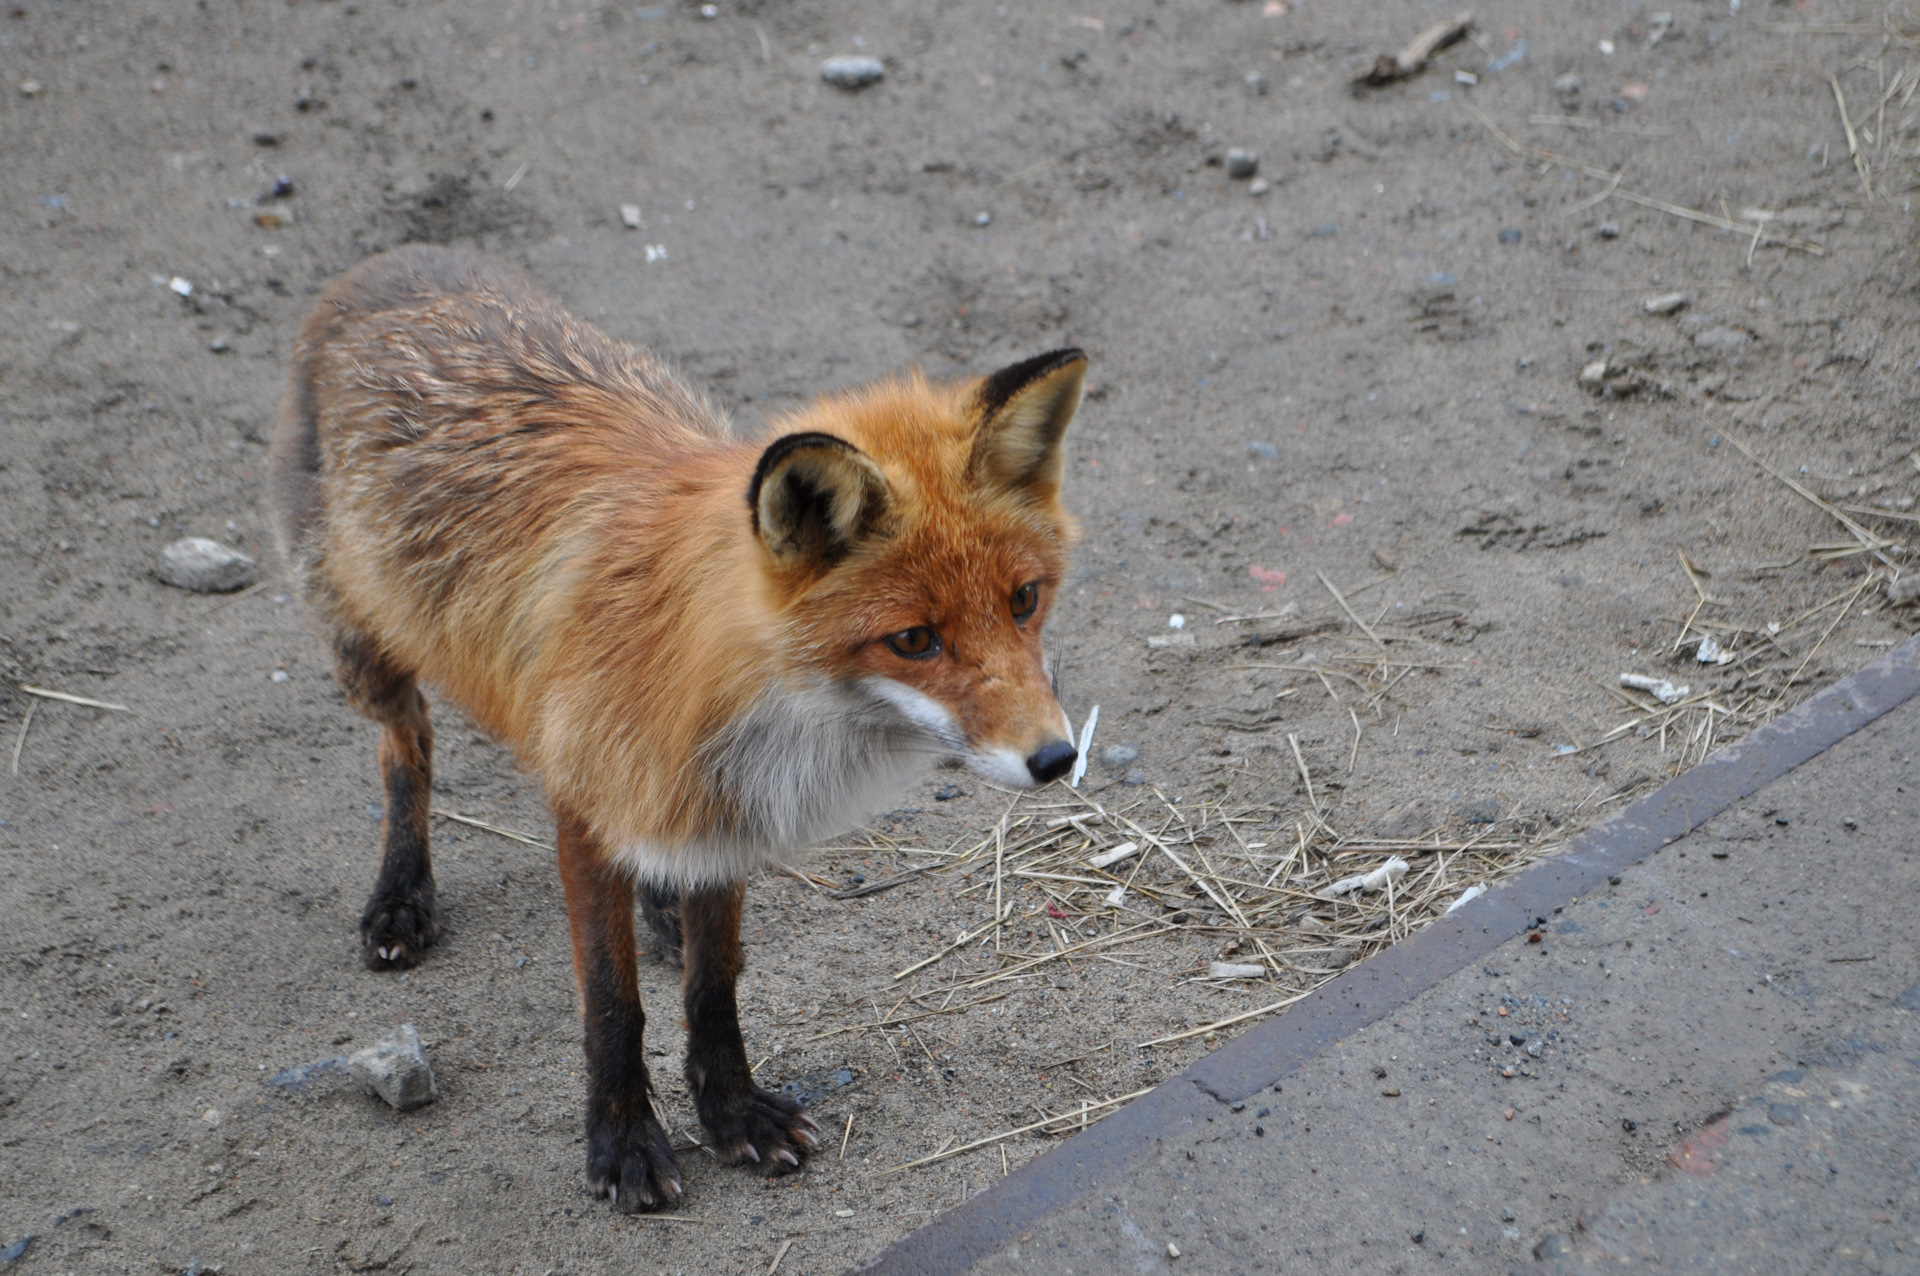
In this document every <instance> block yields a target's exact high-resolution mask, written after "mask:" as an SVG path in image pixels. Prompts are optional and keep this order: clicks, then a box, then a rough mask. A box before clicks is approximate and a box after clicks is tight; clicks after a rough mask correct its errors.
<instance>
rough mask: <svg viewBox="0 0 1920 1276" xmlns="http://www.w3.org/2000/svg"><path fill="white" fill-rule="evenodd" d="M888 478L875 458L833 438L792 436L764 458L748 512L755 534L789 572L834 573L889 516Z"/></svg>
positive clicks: (781, 440)
mask: <svg viewBox="0 0 1920 1276" xmlns="http://www.w3.org/2000/svg"><path fill="white" fill-rule="evenodd" d="M888 503H889V502H888V488H887V476H886V475H885V474H883V473H881V471H880V467H879V466H878V465H875V464H874V463H873V461H872V459H871V458H869V457H868V456H867V454H866V453H864V452H862V451H861V450H860V449H859V448H857V447H855V446H853V444H851V443H848V442H847V441H846V440H845V439H837V438H835V437H834V436H833V435H831V434H817V433H807V434H789V435H786V436H785V437H784V438H778V439H775V440H774V441H773V442H772V443H770V444H768V445H767V450H766V451H764V452H762V453H761V454H760V464H759V465H758V466H756V467H755V468H754V471H753V484H752V486H751V487H749V488H748V489H747V504H748V506H749V507H751V508H752V510H753V530H754V533H755V534H756V535H758V536H759V537H760V543H761V544H762V545H765V546H766V547H767V552H768V553H770V554H772V555H773V557H774V560H775V561H776V562H778V563H780V564H781V565H783V566H789V567H812V568H815V569H820V568H826V567H831V566H832V565H833V564H834V563H837V562H839V561H840V560H841V559H842V558H845V557H846V556H847V554H848V552H849V551H851V550H852V549H853V547H854V546H855V545H857V544H859V543H860V542H861V541H862V540H864V539H865V538H866V537H868V536H870V535H872V534H873V533H874V532H876V531H878V530H879V529H880V527H881V525H882V524H883V523H884V521H885V519H886V515H887V508H888Z"/></svg>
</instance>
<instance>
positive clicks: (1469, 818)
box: [1453, 798, 1500, 824]
mask: <svg viewBox="0 0 1920 1276" xmlns="http://www.w3.org/2000/svg"><path fill="white" fill-rule="evenodd" d="M1453 818H1454V819H1456V820H1464V821H1466V822H1467V823H1468V824H1492V823H1494V822H1495V821H1496V820H1498V819H1499V818H1500V803H1499V802H1497V801H1495V800H1494V799H1493V798H1481V799H1480V800H1478V801H1476V802H1463V803H1461V804H1460V805H1459V806H1457V807H1455V808H1454V812H1453Z"/></svg>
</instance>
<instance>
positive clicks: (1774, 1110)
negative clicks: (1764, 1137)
mask: <svg viewBox="0 0 1920 1276" xmlns="http://www.w3.org/2000/svg"><path fill="white" fill-rule="evenodd" d="M1767 1120H1769V1121H1771V1122H1773V1123H1774V1124H1775V1125H1798V1124H1800V1109H1799V1108H1796V1107H1794V1106H1793V1105H1792V1104H1791V1103H1769V1104H1768V1105H1767Z"/></svg>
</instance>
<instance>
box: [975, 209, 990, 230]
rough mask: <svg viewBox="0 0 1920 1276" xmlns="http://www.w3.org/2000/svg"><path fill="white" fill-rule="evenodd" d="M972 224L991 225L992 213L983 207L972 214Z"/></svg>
mask: <svg viewBox="0 0 1920 1276" xmlns="http://www.w3.org/2000/svg"><path fill="white" fill-rule="evenodd" d="M973 224H974V225H976V226H991V225H993V214H992V213H989V212H988V211H986V210H985V209H984V208H983V209H981V210H980V211H979V212H977V213H975V214H974V215H973Z"/></svg>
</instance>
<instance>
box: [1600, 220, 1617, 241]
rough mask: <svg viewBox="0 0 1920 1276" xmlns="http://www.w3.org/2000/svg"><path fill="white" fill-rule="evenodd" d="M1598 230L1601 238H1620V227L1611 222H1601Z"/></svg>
mask: <svg viewBox="0 0 1920 1276" xmlns="http://www.w3.org/2000/svg"><path fill="white" fill-rule="evenodd" d="M1599 232H1600V238H1602V239H1618V238H1620V227H1619V226H1617V225H1615V224H1614V223H1613V222H1601V223H1600V226H1599Z"/></svg>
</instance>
